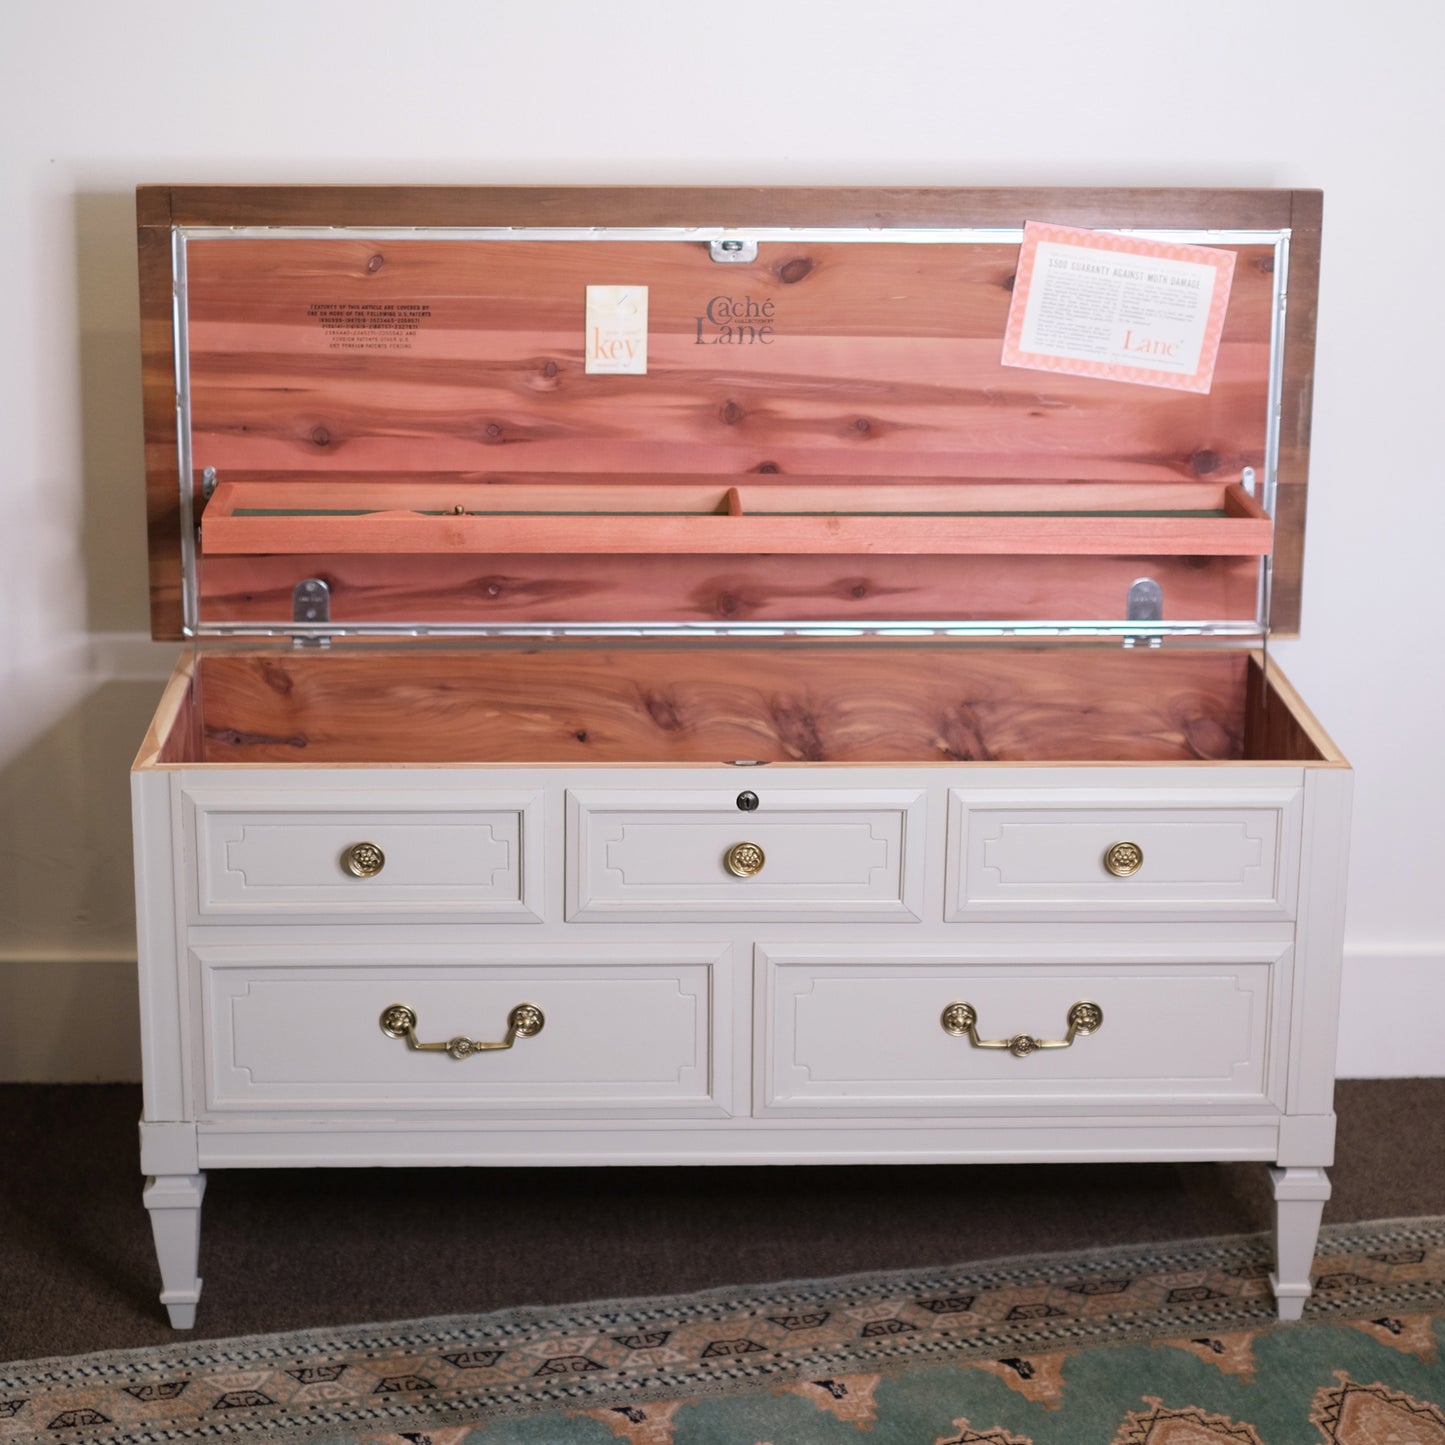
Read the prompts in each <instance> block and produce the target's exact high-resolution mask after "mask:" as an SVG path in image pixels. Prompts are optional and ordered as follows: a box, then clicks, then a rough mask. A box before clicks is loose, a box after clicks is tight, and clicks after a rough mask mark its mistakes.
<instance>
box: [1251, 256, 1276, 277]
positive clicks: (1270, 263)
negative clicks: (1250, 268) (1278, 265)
mask: <svg viewBox="0 0 1445 1445" xmlns="http://www.w3.org/2000/svg"><path fill="white" fill-rule="evenodd" d="M1254 264H1255V266H1256V267H1258V268H1259V270H1260V271H1262V272H1263V273H1264V274H1265V275H1266V276H1273V275H1274V257H1273V256H1260V257H1259V258H1258V259H1257V260H1256V261H1255V263H1254Z"/></svg>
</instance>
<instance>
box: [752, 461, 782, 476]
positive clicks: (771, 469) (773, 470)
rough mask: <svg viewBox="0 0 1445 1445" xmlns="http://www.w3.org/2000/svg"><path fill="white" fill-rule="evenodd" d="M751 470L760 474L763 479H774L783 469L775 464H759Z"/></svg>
mask: <svg viewBox="0 0 1445 1445" xmlns="http://www.w3.org/2000/svg"><path fill="white" fill-rule="evenodd" d="M753 470H754V471H755V472H759V473H761V474H762V475H763V476H765V477H775V476H777V474H778V473H779V472H781V471H782V470H783V469H782V467H780V466H779V465H778V464H777V462H759V463H758V464H757V466H755V467H754V468H753Z"/></svg>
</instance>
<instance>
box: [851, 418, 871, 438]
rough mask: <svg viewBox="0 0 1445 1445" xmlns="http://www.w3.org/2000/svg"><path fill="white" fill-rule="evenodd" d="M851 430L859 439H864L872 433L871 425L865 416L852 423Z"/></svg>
mask: <svg viewBox="0 0 1445 1445" xmlns="http://www.w3.org/2000/svg"><path fill="white" fill-rule="evenodd" d="M853 430H854V431H855V432H857V433H858V435H859V436H860V437H866V436H868V435H870V434H871V433H872V431H873V423H872V422H871V421H869V420H868V418H867V417H866V416H860V417H859V418H858V420H857V421H855V422H854V423H853Z"/></svg>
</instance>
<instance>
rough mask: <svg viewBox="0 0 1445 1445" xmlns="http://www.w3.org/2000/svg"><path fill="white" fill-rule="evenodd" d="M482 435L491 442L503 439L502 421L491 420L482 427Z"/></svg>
mask: <svg viewBox="0 0 1445 1445" xmlns="http://www.w3.org/2000/svg"><path fill="white" fill-rule="evenodd" d="M482 436H483V437H485V438H486V440H487V441H489V442H496V441H501V439H502V427H501V423H500V422H495V421H489V422H488V423H487V424H486V426H484V427H483V428H482Z"/></svg>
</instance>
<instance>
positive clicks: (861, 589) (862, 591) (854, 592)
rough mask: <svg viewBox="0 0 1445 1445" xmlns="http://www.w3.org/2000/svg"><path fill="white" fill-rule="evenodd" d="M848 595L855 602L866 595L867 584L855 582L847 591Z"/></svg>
mask: <svg viewBox="0 0 1445 1445" xmlns="http://www.w3.org/2000/svg"><path fill="white" fill-rule="evenodd" d="M848 595H849V596H850V597H851V598H853V600H854V601H855V602H856V601H858V600H859V599H861V598H864V597H866V596H867V595H868V584H867V583H866V582H855V583H854V584H853V585H852V586H851V587H850V588H849V589H848Z"/></svg>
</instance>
